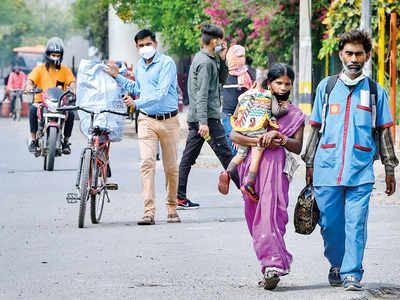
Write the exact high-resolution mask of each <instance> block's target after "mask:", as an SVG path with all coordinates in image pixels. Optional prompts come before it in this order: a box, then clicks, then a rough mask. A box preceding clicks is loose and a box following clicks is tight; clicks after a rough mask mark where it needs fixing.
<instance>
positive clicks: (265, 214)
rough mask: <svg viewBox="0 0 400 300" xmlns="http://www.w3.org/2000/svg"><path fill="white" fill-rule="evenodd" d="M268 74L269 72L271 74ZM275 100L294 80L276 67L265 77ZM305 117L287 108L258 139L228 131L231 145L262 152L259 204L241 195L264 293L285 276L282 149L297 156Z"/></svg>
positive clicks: (242, 169) (243, 170)
mask: <svg viewBox="0 0 400 300" xmlns="http://www.w3.org/2000/svg"><path fill="white" fill-rule="evenodd" d="M271 70H272V71H273V72H272V73H273V74H271ZM267 80H268V84H269V87H270V89H271V90H272V93H273V95H274V96H275V97H288V96H289V94H290V90H291V88H292V83H293V80H294V73H293V71H292V70H291V69H290V67H288V66H286V65H284V64H278V66H277V65H274V66H272V67H271V69H270V72H269V74H268V77H267ZM304 119H305V116H304V114H303V112H302V111H301V110H300V109H299V108H297V107H296V106H294V105H292V104H289V112H288V114H287V115H285V116H283V117H281V118H279V119H278V124H279V130H278V131H276V130H270V131H268V132H266V133H265V134H264V135H262V136H261V137H259V138H249V137H246V136H244V135H241V134H240V133H238V132H235V131H232V133H231V139H232V142H234V143H235V144H240V145H244V146H255V145H257V144H258V145H261V146H263V147H265V148H266V150H265V151H264V154H263V157H262V160H261V163H260V167H259V170H258V175H257V180H256V192H257V194H258V195H259V202H254V201H251V200H250V199H249V198H248V196H247V195H246V194H244V193H243V198H244V200H245V216H246V221H247V225H248V228H249V231H250V234H251V236H252V238H253V245H254V250H255V252H256V256H257V258H258V260H259V261H260V263H261V266H262V269H261V271H262V273H263V275H264V280H263V281H262V284H263V285H264V288H265V289H274V288H275V287H276V286H277V284H278V282H279V277H280V276H283V275H286V274H288V273H289V270H290V264H291V262H292V255H291V254H290V253H289V252H288V251H287V249H286V245H285V241H284V235H285V232H286V228H285V227H286V224H287V222H288V213H287V206H288V201H289V199H288V198H289V196H288V191H289V181H288V178H287V175H286V174H285V173H283V170H284V167H285V149H284V148H286V149H287V150H288V151H290V152H293V153H296V154H300V152H301V148H302V144H303V128H304ZM250 162H251V153H250V154H249V155H248V157H247V158H246V160H245V161H243V162H242V164H241V165H240V166H239V168H238V172H239V176H240V180H241V184H242V185H243V184H244V182H245V181H246V177H247V175H248V172H249V167H250Z"/></svg>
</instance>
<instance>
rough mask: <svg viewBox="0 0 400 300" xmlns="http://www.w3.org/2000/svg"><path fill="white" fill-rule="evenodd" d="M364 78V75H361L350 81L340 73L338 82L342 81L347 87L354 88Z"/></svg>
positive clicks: (343, 73) (344, 74)
mask: <svg viewBox="0 0 400 300" xmlns="http://www.w3.org/2000/svg"><path fill="white" fill-rule="evenodd" d="M365 77H366V76H365V75H364V74H361V75H360V76H358V77H357V78H356V79H351V78H350V77H349V76H347V75H346V73H345V72H342V73H341V74H340V80H341V81H343V83H344V84H345V85H348V86H355V85H357V83H359V82H360V81H361V80H363V79H364V78H365Z"/></svg>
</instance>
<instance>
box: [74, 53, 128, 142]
mask: <svg viewBox="0 0 400 300" xmlns="http://www.w3.org/2000/svg"><path fill="white" fill-rule="evenodd" d="M104 68H107V66H106V65H104V64H101V63H100V62H98V61H90V60H85V59H82V60H81V62H80V64H79V70H78V76H77V90H76V105H78V106H80V107H83V108H86V109H88V110H91V111H93V110H103V109H109V110H112V111H116V112H120V113H126V106H125V105H124V103H123V102H122V90H121V88H120V87H119V85H118V84H117V82H116V81H115V79H114V78H112V77H111V76H110V75H108V74H107V73H106V72H104V71H103V69H104ZM78 114H79V118H80V120H81V131H82V132H83V134H84V135H86V136H88V131H89V126H90V114H88V113H86V112H84V111H78ZM93 126H94V127H99V128H102V129H107V130H108V132H109V137H110V141H112V142H119V141H121V140H122V138H123V135H124V127H125V118H124V117H123V116H119V115H115V114H111V113H102V114H96V115H95V118H94V122H93Z"/></svg>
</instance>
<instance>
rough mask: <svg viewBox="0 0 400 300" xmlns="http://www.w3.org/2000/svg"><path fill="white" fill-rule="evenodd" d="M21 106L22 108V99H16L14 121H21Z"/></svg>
mask: <svg viewBox="0 0 400 300" xmlns="http://www.w3.org/2000/svg"><path fill="white" fill-rule="evenodd" d="M21 106H22V97H21V96H20V97H17V99H15V115H14V120H16V121H19V120H20V119H21Z"/></svg>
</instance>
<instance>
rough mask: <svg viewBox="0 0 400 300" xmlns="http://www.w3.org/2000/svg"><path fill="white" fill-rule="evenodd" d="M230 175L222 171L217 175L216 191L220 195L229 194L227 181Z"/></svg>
mask: <svg viewBox="0 0 400 300" xmlns="http://www.w3.org/2000/svg"><path fill="white" fill-rule="evenodd" d="M230 180H231V175H230V174H229V172H228V171H223V172H221V173H220V174H219V183H218V190H219V192H220V193H221V194H223V195H226V194H228V193H229V181H230Z"/></svg>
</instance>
